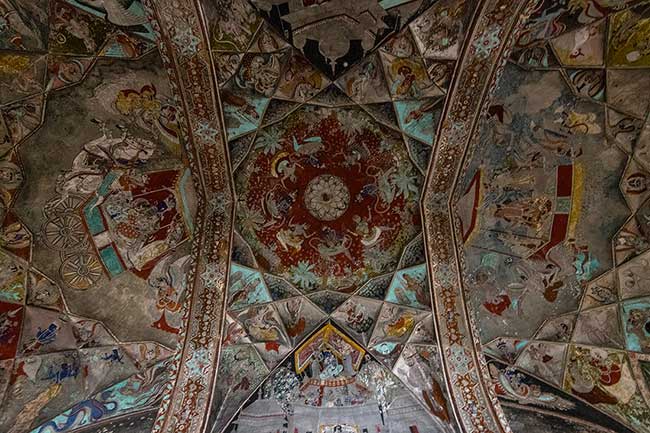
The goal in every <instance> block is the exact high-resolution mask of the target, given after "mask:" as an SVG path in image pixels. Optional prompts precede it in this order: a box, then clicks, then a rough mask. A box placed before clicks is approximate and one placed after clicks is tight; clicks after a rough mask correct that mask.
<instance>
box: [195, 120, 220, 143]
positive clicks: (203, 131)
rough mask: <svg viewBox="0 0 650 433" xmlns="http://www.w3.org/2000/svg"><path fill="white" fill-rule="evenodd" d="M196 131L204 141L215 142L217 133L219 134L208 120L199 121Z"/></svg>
mask: <svg viewBox="0 0 650 433" xmlns="http://www.w3.org/2000/svg"><path fill="white" fill-rule="evenodd" d="M194 133H195V134H196V136H197V137H199V138H200V139H201V141H203V142H214V141H215V140H216V139H217V135H218V134H219V132H218V131H217V130H216V129H214V128H213V127H211V126H210V124H209V123H208V122H206V121H202V122H201V123H199V125H198V126H197V127H196V130H195V131H194Z"/></svg>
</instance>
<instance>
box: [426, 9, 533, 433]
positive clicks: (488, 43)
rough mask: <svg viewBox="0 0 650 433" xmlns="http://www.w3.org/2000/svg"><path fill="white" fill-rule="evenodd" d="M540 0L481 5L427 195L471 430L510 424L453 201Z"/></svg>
mask: <svg viewBox="0 0 650 433" xmlns="http://www.w3.org/2000/svg"><path fill="white" fill-rule="evenodd" d="M535 3H536V1H535V0H532V1H523V0H520V1H512V0H486V1H483V2H481V3H480V6H479V7H480V8H481V10H480V11H479V12H478V13H477V14H476V15H475V19H474V22H473V26H472V27H471V32H470V34H469V35H468V36H467V37H466V39H465V44H464V47H463V53H462V55H461V56H460V60H459V62H460V64H459V65H458V66H457V69H456V73H455V76H454V80H453V83H452V86H451V89H450V91H449V94H448V96H447V101H446V105H445V108H444V112H443V115H442V119H443V120H442V122H441V124H440V126H439V128H438V133H437V139H436V142H435V145H434V151H433V156H432V158H431V162H430V164H429V169H428V172H427V179H426V185H425V192H424V196H423V200H422V214H423V216H424V233H425V240H426V242H425V244H426V252H427V262H428V266H429V280H430V287H431V292H432V300H433V301H432V302H433V305H432V307H433V309H434V317H435V320H436V334H437V338H438V342H439V344H440V349H441V352H442V361H443V367H444V371H445V377H446V381H447V387H448V389H449V392H450V399H451V406H452V407H453V408H454V412H455V414H456V417H457V419H458V423H459V426H460V428H461V429H462V431H463V432H466V433H470V432H471V433H474V432H481V433H487V432H495V433H496V432H498V433H510V432H511V430H510V427H509V425H508V422H507V420H506V418H505V415H504V413H503V411H502V409H501V406H500V405H499V402H498V401H497V399H496V396H495V395H494V392H493V389H492V387H491V380H490V378H489V373H488V372H487V366H486V363H485V359H484V358H483V356H482V353H481V349H480V342H479V340H478V332H477V326H476V324H475V323H474V319H473V316H472V312H471V311H470V310H469V309H468V306H467V304H466V301H465V294H464V290H463V280H462V275H461V271H462V268H463V257H464V255H463V252H462V248H463V245H462V241H460V242H459V239H462V236H460V232H459V230H460V227H459V225H458V221H457V219H456V218H455V217H454V212H453V209H452V205H451V203H452V197H453V195H454V192H455V189H456V186H457V183H458V180H459V176H460V174H461V173H462V169H463V167H464V161H466V160H467V159H468V157H469V155H470V154H471V153H472V152H473V151H474V150H475V149H474V147H473V144H475V143H476V142H477V140H478V136H477V135H478V129H477V125H478V123H479V121H480V119H481V116H482V114H483V113H484V112H485V111H486V109H487V106H488V104H489V99H490V97H489V95H490V93H491V92H492V91H493V89H494V88H495V87H496V83H497V81H498V77H499V75H500V72H501V70H502V69H503V67H504V66H505V62H506V59H507V57H508V53H509V50H510V49H511V48H512V44H513V41H514V40H516V34H518V33H519V32H520V31H521V29H522V27H523V25H524V23H525V20H526V18H527V17H528V16H529V15H530V13H531V12H532V8H533V6H534V5H535Z"/></svg>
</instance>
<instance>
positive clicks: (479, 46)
mask: <svg viewBox="0 0 650 433" xmlns="http://www.w3.org/2000/svg"><path fill="white" fill-rule="evenodd" d="M499 32H501V26H499V25H498V24H493V25H491V26H490V27H488V28H487V29H486V30H485V32H483V34H482V35H481V36H480V37H479V38H478V39H476V40H475V41H474V44H473V45H474V48H475V49H476V55H477V56H478V57H479V58H482V59H485V58H488V57H489V56H490V54H492V50H494V49H495V48H496V47H498V46H499V44H500V43H501V40H500V39H499Z"/></svg>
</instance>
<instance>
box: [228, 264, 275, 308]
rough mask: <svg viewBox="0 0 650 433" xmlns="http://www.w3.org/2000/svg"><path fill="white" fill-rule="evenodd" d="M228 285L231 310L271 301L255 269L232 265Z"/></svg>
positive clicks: (262, 280)
mask: <svg viewBox="0 0 650 433" xmlns="http://www.w3.org/2000/svg"><path fill="white" fill-rule="evenodd" d="M229 283H230V284H229V287H228V293H229V299H230V301H229V304H230V308H231V309H233V310H237V309H241V308H246V307H248V306H250V305H255V304H264V303H267V302H271V301H273V298H271V295H270V294H269V290H268V288H267V287H266V283H265V282H264V278H263V277H262V274H261V273H260V272H258V271H256V270H255V269H250V268H247V267H244V266H240V265H238V264H235V263H233V264H232V265H231V266H230V281H229Z"/></svg>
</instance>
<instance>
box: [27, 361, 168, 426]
mask: <svg viewBox="0 0 650 433" xmlns="http://www.w3.org/2000/svg"><path fill="white" fill-rule="evenodd" d="M164 365H165V364H164V363H159V364H157V365H156V366H154V367H152V368H151V369H149V371H148V372H146V373H144V374H137V375H134V376H131V377H129V378H128V379H126V380H123V381H121V382H119V383H117V384H115V385H113V386H111V387H109V388H107V389H105V390H104V391H102V392H99V393H97V394H95V395H93V396H92V397H90V398H88V399H87V400H83V401H80V402H79V403H77V404H75V405H74V406H73V407H71V408H70V409H68V410H66V411H65V412H63V413H61V414H59V415H57V416H56V417H55V418H54V419H52V420H51V421H48V422H47V423H45V424H42V425H40V426H39V427H37V428H35V429H34V430H32V431H31V432H30V433H63V432H69V431H71V430H73V429H76V428H78V427H83V426H88V425H91V424H93V423H96V422H97V421H104V420H106V419H109V418H113V417H116V416H119V415H124V414H126V413H129V412H134V411H137V410H142V409H146V408H150V407H155V405H156V404H157V402H158V401H159V399H160V397H161V395H162V390H163V387H164V384H165V381H166V374H165V373H161V371H162V369H164V368H165V367H164ZM156 373H159V374H156Z"/></svg>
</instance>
